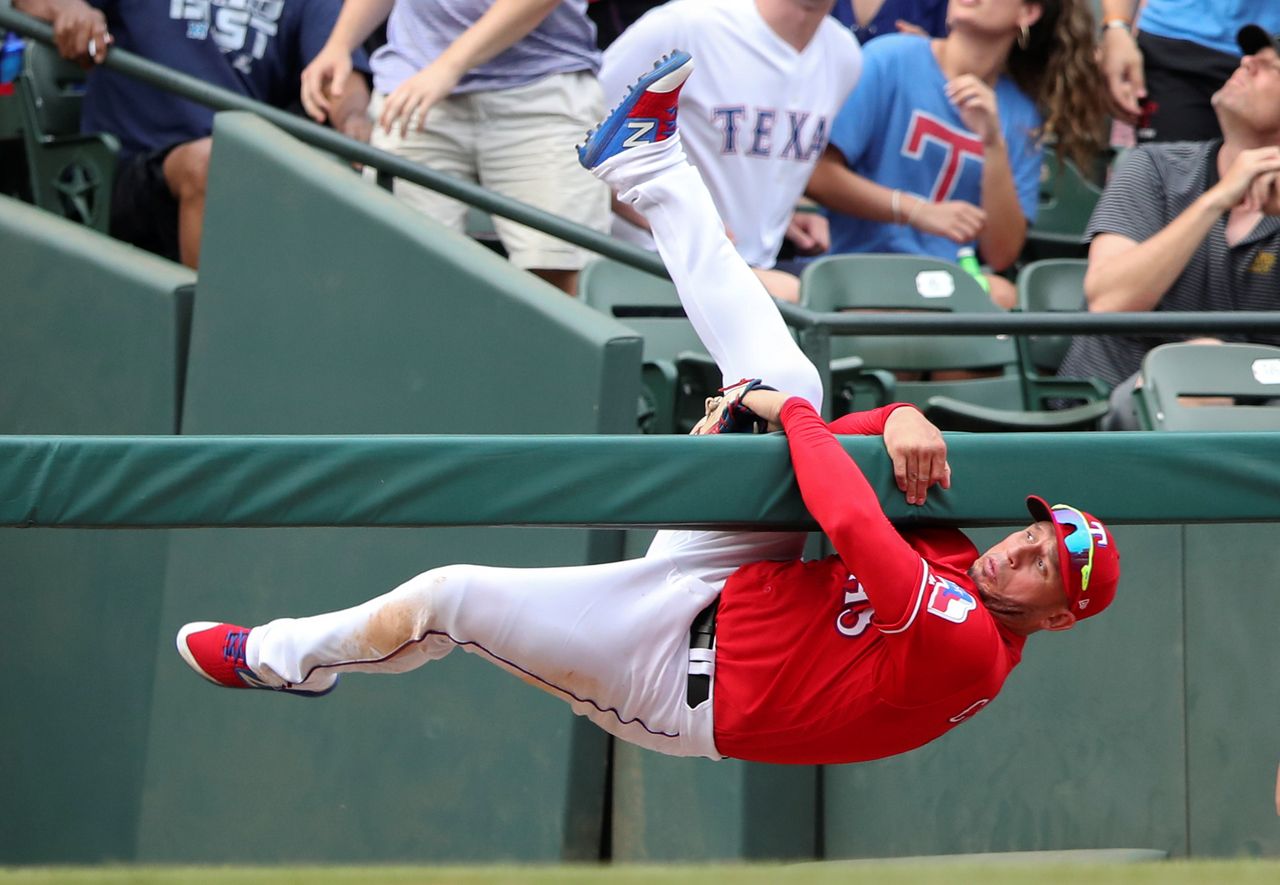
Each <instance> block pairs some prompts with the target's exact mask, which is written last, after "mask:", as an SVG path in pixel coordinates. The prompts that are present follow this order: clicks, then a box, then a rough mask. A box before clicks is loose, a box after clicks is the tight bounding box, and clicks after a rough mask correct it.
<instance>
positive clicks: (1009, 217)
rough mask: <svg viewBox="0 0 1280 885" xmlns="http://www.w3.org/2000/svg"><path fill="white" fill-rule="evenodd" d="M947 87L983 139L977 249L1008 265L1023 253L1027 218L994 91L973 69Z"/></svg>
mask: <svg viewBox="0 0 1280 885" xmlns="http://www.w3.org/2000/svg"><path fill="white" fill-rule="evenodd" d="M946 92H947V98H948V99H950V100H951V103H952V104H954V105H955V107H956V111H957V112H958V113H959V114H960V119H961V121H962V122H963V123H964V125H965V127H966V128H967V129H968V130H969V131H970V132H973V133H975V134H976V135H977V136H978V138H979V139H981V141H982V209H983V211H984V212H985V213H986V218H987V221H986V224H985V225H983V228H982V233H981V235H980V236H979V237H978V251H979V252H980V253H982V257H983V259H984V260H985V261H986V262H987V264H989V265H991V266H992V267H993V268H995V269H996V270H1004V269H1005V268H1006V267H1009V266H1010V265H1012V264H1013V263H1014V261H1016V260H1017V259H1018V255H1019V254H1020V253H1021V252H1022V244H1023V243H1024V242H1025V241H1026V238H1027V219H1026V216H1024V215H1023V214H1022V204H1021V203H1020V202H1019V201H1018V189H1017V186H1016V185H1015V184H1014V182H1013V168H1012V166H1011V165H1010V163H1009V149H1008V146H1007V145H1006V144H1005V140H1004V132H1003V130H1002V129H1001V126H1000V110H999V107H998V106H997V103H996V94H995V91H994V90H993V89H992V88H991V87H990V86H988V85H987V84H986V83H984V82H982V81H981V80H980V79H978V78H977V77H975V76H973V75H972V74H963V75H961V76H959V77H956V78H955V79H954V80H951V81H950V82H949V83H947V86H946Z"/></svg>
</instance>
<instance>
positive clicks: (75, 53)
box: [53, 3, 113, 68]
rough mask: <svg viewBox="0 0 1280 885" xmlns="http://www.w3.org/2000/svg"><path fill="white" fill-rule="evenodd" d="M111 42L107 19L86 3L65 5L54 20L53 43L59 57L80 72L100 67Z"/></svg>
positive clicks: (98, 10)
mask: <svg viewBox="0 0 1280 885" xmlns="http://www.w3.org/2000/svg"><path fill="white" fill-rule="evenodd" d="M112 42H113V38H112V36H111V34H110V33H108V31H107V17H106V16H105V15H103V14H102V10H100V9H95V8H93V7H92V6H90V5H89V4H88V3H67V4H64V5H63V6H61V7H60V8H59V9H58V12H57V14H56V15H55V16H54V18H53V43H54V45H55V46H57V47H58V54H59V55H61V56H62V57H63V58H68V59H71V60H72V61H74V62H75V63H76V64H78V65H80V67H82V68H90V67H92V66H93V65H95V64H102V62H103V61H104V60H105V59H106V57H107V47H109V46H110V45H111V44H112Z"/></svg>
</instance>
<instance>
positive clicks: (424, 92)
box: [378, 63, 462, 138]
mask: <svg viewBox="0 0 1280 885" xmlns="http://www.w3.org/2000/svg"><path fill="white" fill-rule="evenodd" d="M461 78H462V75H461V74H455V73H453V72H451V71H449V70H447V69H446V68H445V67H444V66H443V65H441V64H439V63H432V64H429V65H427V66H426V67H425V68H423V69H422V70H420V71H418V73H416V74H414V75H413V76H412V77H410V78H409V79H408V80H405V81H404V82H403V83H401V84H400V85H399V86H397V87H396V89H395V91H394V92H392V93H391V94H390V95H388V96H387V100H386V102H385V103H384V104H383V105H382V116H381V117H379V118H378V124H379V125H380V126H381V127H382V131H384V132H386V133H388V134H390V132H391V130H392V129H393V128H394V127H396V126H397V125H398V126H399V127H400V137H401V138H404V137H405V136H406V135H408V134H409V130H410V129H416V130H418V131H419V132H421V131H423V130H424V129H425V128H426V125H425V124H426V120H427V112H428V111H430V110H431V107H432V106H433V105H434V104H435V103H436V102H438V101H440V99H442V98H448V97H449V93H451V92H453V87H455V86H457V85H458V80H460V79H461Z"/></svg>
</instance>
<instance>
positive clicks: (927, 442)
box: [884, 406, 951, 504]
mask: <svg viewBox="0 0 1280 885" xmlns="http://www.w3.org/2000/svg"><path fill="white" fill-rule="evenodd" d="M884 447H885V450H886V451H887V452H888V453H889V457H890V458H891V459H893V478H894V479H895V480H896V481H897V483H898V488H899V489H901V490H902V491H903V493H904V494H906V496H907V503H908V504H923V503H924V502H925V497H926V496H927V495H928V491H929V487H930V486H932V485H933V484H934V483H937V484H938V485H939V486H941V487H942V488H944V489H949V488H951V465H949V464H948V463H947V441H946V440H944V439H943V438H942V433H941V432H940V431H939V430H938V428H937V427H934V426H933V422H931V421H930V420H929V419H928V418H926V417H925V416H924V415H922V414H920V412H919V411H918V410H916V409H913V408H911V407H909V406H904V407H902V408H898V409H894V410H893V412H891V413H890V415H889V418H888V420H887V421H885V422H884Z"/></svg>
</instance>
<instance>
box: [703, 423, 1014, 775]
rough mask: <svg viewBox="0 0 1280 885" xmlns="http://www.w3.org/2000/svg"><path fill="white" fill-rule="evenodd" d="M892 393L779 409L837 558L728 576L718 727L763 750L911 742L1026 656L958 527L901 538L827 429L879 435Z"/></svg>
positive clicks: (851, 752) (956, 716)
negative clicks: (834, 414)
mask: <svg viewBox="0 0 1280 885" xmlns="http://www.w3.org/2000/svg"><path fill="white" fill-rule="evenodd" d="M894 408H896V406H886V407H884V408H882V409H877V410H874V411H871V412H862V413H857V414H853V415H846V416H845V417H843V418H841V419H839V420H838V421H836V422H834V423H833V424H832V425H831V426H830V428H828V427H827V425H826V424H825V423H824V422H823V421H822V419H821V418H820V417H819V416H818V414H817V413H816V412H815V411H814V410H813V407H812V406H810V405H809V404H808V403H807V402H805V401H804V400H801V399H798V398H792V399H790V400H788V401H787V403H786V405H785V406H784V407H783V409H782V424H783V427H784V428H785V429H786V432H787V441H788V445H789V446H790V449H791V461H792V464H793V466H794V469H795V473H796V479H797V481H798V483H799V485H800V491H801V494H802V496H803V497H804V502H805V505H806V506H807V507H808V509H809V512H810V513H811V514H812V515H813V517H814V519H816V520H817V522H818V524H819V525H820V526H821V527H822V529H823V531H824V532H825V533H826V535H827V537H828V538H829V539H830V540H831V543H832V546H833V547H834V548H835V550H836V555H833V556H828V557H826V558H824V559H820V560H815V561H810V562H803V561H800V560H792V561H788V562H773V561H767V562H756V563H751V564H749V565H745V566H743V567H742V568H740V569H739V570H738V571H737V572H735V573H734V574H733V575H732V576H731V577H730V578H729V580H728V581H727V582H726V583H725V587H724V592H723V593H722V594H721V597H720V610H719V615H718V617H717V626H716V666H715V691H714V701H713V703H714V712H715V740H716V748H717V749H718V750H719V751H720V753H721V754H723V755H725V756H731V757H734V758H738V759H750V760H755V761H759V762H787V763H803V764H820V763H839V762H863V761H866V760H868V759H878V758H881V757H883V756H891V755H894V754H896V753H903V752H906V751H907V750H911V749H914V748H916V747H919V746H921V745H922V744H925V743H928V742H929V741H931V740H933V739H934V738H936V737H938V736H939V735H942V734H944V733H945V732H947V731H949V730H950V729H952V728H954V727H955V726H956V725H958V724H959V723H961V722H963V721H964V720H966V719H968V718H969V717H970V716H972V715H973V714H975V713H977V712H978V711H979V710H981V709H982V708H983V707H985V706H986V705H987V704H988V703H990V702H991V700H992V699H993V698H994V697H995V696H996V693H997V692H999V691H1000V687H1001V685H1003V684H1004V680H1005V677H1006V676H1007V675H1008V674H1009V671H1010V670H1012V669H1013V668H1014V667H1015V666H1017V664H1018V662H1019V660H1021V657H1022V646H1023V642H1024V638H1023V637H1021V636H1017V635H1015V634H1013V633H1010V632H1008V631H1006V630H1004V629H1003V628H1002V627H1001V626H1000V625H999V624H997V623H996V621H995V620H994V619H993V618H992V617H991V614H990V613H989V612H988V611H987V610H986V608H985V607H984V606H983V604H982V601H981V600H980V599H979V597H978V592H977V588H976V586H975V585H974V583H973V581H972V580H971V579H970V578H969V576H968V574H967V572H966V570H967V569H968V568H969V566H970V565H972V564H973V562H974V560H976V559H977V557H978V551H977V549H976V548H974V546H973V544H971V543H970V542H969V539H968V538H966V537H965V536H964V535H963V534H962V533H960V532H959V531H958V530H955V529H925V530H919V531H913V532H910V533H908V534H906V535H905V536H904V535H902V534H899V533H898V531H897V530H896V529H895V528H894V527H893V525H892V524H891V523H890V522H889V520H888V518H887V517H885V515H884V513H883V511H882V510H881V509H880V502H879V500H878V499H877V497H876V495H875V493H874V492H873V491H872V490H871V486H870V485H869V484H868V483H867V481H866V479H865V478H864V477H863V475H862V472H861V471H860V470H859V469H858V467H857V465H856V464H854V462H853V460H852V459H851V458H850V457H849V456H848V455H847V454H846V453H845V451H844V449H843V448H841V446H840V444H839V442H838V441H837V440H836V439H835V437H834V436H832V431H835V432H836V433H859V434H877V433H882V432H883V431H884V423H885V420H886V419H887V418H888V416H889V414H890V413H891V412H892V411H893V409H894Z"/></svg>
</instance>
